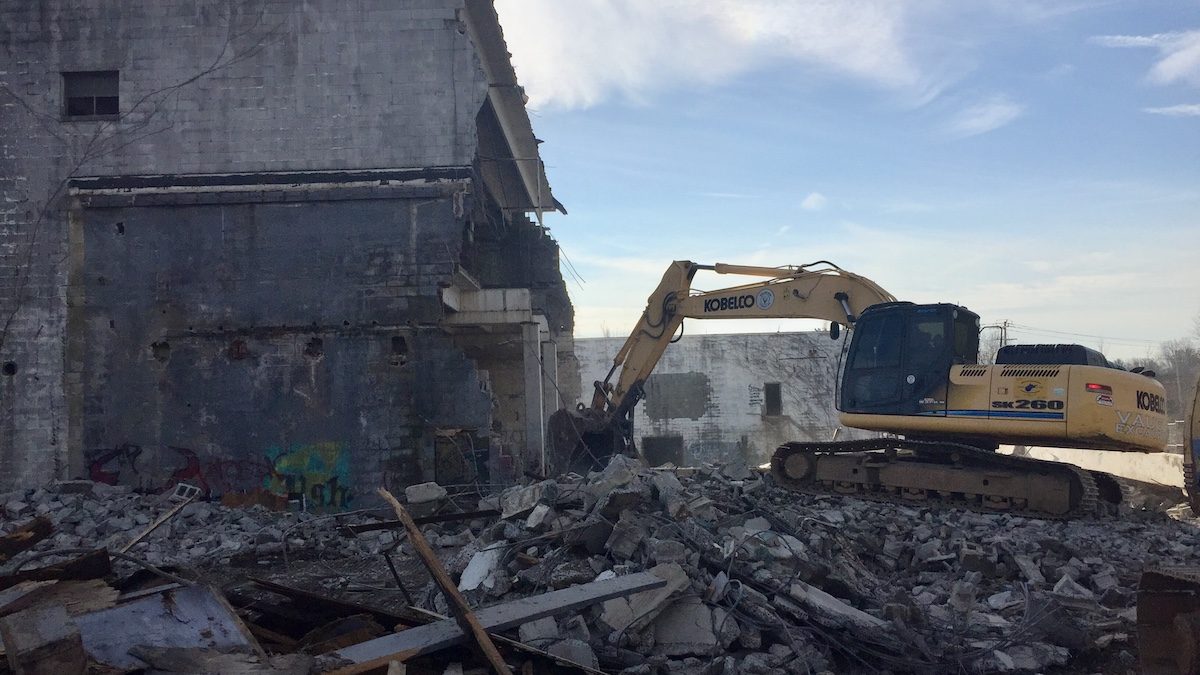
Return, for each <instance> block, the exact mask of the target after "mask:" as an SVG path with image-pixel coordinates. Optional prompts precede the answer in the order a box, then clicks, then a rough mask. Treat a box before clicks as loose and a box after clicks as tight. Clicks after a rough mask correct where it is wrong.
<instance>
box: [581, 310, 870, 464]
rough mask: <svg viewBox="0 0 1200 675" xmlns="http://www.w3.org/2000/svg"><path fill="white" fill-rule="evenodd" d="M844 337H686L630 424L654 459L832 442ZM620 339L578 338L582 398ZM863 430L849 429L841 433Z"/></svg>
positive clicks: (753, 456)
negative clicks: (800, 443)
mask: <svg viewBox="0 0 1200 675" xmlns="http://www.w3.org/2000/svg"><path fill="white" fill-rule="evenodd" d="M843 340H844V337H843V338H842V339H839V340H836V341H835V340H831V339H829V335H828V333H826V332H824V331H813V332H802V333H747V334H730V335H684V336H683V338H682V339H680V341H679V342H677V343H675V344H672V345H671V346H670V347H668V348H667V351H666V353H665V354H664V355H663V358H662V360H661V361H660V362H659V364H658V367H657V368H655V370H654V374H653V375H651V376H650V378H649V379H648V380H647V382H646V386H645V391H646V398H645V399H644V400H643V401H642V402H641V403H640V404H639V405H638V406H637V409H636V412H635V416H634V423H633V428H634V438H635V441H636V443H637V444H638V447H639V449H640V450H641V452H642V453H643V454H644V455H645V456H646V458H647V459H648V460H649V461H650V462H651V463H652V464H661V463H663V462H673V463H675V464H688V465H694V464H698V463H701V462H717V461H730V460H732V459H739V458H740V459H744V460H746V461H747V462H751V463H755V464H761V463H764V462H766V461H768V460H769V459H770V456H771V453H773V452H774V451H775V448H776V447H778V446H779V445H780V444H781V443H784V442H787V441H793V440H812V441H825V440H830V439H832V438H833V437H834V434H835V432H837V431H838V426H839V425H838V419H837V411H836V409H835V408H834V395H835V385H836V379H837V367H838V355H839V353H840V351H841V347H842V344H843ZM624 341H625V338H577V339H576V340H575V354H576V356H577V357H578V359H579V376H580V390H581V391H582V392H583V393H584V395H585V396H590V392H591V391H592V389H593V387H592V383H593V382H594V381H596V380H602V379H604V376H605V374H607V372H608V370H609V368H610V367H611V365H612V358H613V356H614V355H615V354H616V353H617V350H619V349H620V348H621V345H622V344H623V343H624ZM589 400H590V399H589ZM861 435H862V434H861V433H859V432H850V431H846V430H843V431H842V432H840V433H839V435H838V437H839V438H850V437H860V436H861Z"/></svg>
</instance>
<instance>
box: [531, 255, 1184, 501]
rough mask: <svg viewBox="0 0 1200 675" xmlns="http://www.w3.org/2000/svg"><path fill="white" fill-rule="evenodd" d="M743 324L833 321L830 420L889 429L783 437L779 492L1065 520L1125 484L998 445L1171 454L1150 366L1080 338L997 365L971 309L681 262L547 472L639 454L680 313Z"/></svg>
mask: <svg viewBox="0 0 1200 675" xmlns="http://www.w3.org/2000/svg"><path fill="white" fill-rule="evenodd" d="M701 270H707V271H711V272H715V273H717V274H722V275H741V276H752V277H758V278H759V280H758V281H755V282H754V283H749V284H744V285H740V286H733V287H730V288H724V289H720V290H713V291H696V290H694V289H692V279H693V277H694V276H695V274H696V273H697V272H698V271H701ZM751 318H811V319H821V320H825V321H829V322H831V325H830V332H831V335H832V337H834V338H835V339H836V338H837V337H838V334H839V333H840V329H841V327H842V326H845V327H847V328H852V329H853V330H852V332H851V333H850V339H849V345H848V348H847V349H846V353H845V364H844V367H843V368H842V370H841V375H840V380H839V386H838V393H837V408H838V411H839V418H840V420H841V423H842V424H843V425H845V426H848V427H854V428H858V429H864V430H870V431H876V432H885V434H886V435H885V436H881V437H879V438H871V439H867V440H849V441H840V442H839V441H832V442H817V441H795V442H791V443H786V444H784V445H783V446H781V447H780V448H779V449H778V450H776V451H775V454H774V456H773V457H772V459H771V475H772V477H773V479H774V480H775V482H776V483H778V484H780V485H782V486H785V487H790V488H793V489H799V490H803V491H809V492H832V493H840V494H852V495H858V496H861V497H866V498H871V499H885V500H890V501H898V500H912V501H939V502H949V503H954V504H959V505H962V506H966V507H969V508H976V509H981V510H1003V511H1009V512H1020V513H1028V514H1030V515H1037V516H1043V517H1046V516H1049V517H1056V518H1070V517H1074V516H1077V515H1082V514H1088V513H1092V512H1093V511H1094V509H1095V508H1096V507H1097V506H1099V505H1100V504H1102V503H1114V502H1118V501H1119V500H1120V495H1121V490H1120V487H1119V485H1118V484H1117V483H1116V481H1115V480H1114V479H1113V478H1112V477H1111V476H1109V475H1108V474H1104V473H1099V472H1092V471H1087V470H1084V469H1081V468H1078V467H1075V466H1073V465H1070V464H1063V463H1059V462H1050V461H1044V460H1037V459H1033V458H1029V457H1022V456H1014V455H1007V454H1001V453H998V452H996V449H997V447H998V446H999V445H1001V444H1014V445H1015V444H1021V445H1042V446H1053V447H1071V448H1088V449H1095V450H1112V451H1126V452H1162V451H1164V450H1165V449H1166V445H1167V416H1166V395H1165V390H1164V388H1163V386H1162V385H1161V384H1160V383H1159V382H1158V381H1157V380H1155V379H1154V377H1153V376H1154V373H1152V372H1149V371H1142V370H1140V369H1134V370H1132V371H1126V370H1122V369H1120V368H1117V367H1114V366H1112V365H1111V364H1110V363H1109V362H1108V361H1107V360H1106V359H1105V358H1104V356H1103V355H1102V354H1100V353H1099V352H1096V351H1094V350H1092V349H1088V348H1086V347H1083V346H1081V345H1008V346H1004V347H1002V348H1001V349H1000V350H999V352H998V353H997V355H996V358H995V363H993V364H990V365H983V364H980V363H979V359H978V351H979V330H980V325H979V316H978V315H976V314H975V313H973V312H971V311H969V310H968V309H966V308H965V307H961V306H957V305H953V304H945V303H940V304H913V303H910V302H899V301H897V300H896V298H895V297H894V296H892V294H890V293H888V292H887V291H886V290H884V289H883V288H882V287H880V286H879V285H878V284H876V283H875V282H873V281H871V280H870V279H867V278H866V277H863V276H861V275H857V274H853V273H851V272H848V271H846V270H843V269H841V268H839V267H838V266H836V265H834V264H832V263H830V262H828V261H818V262H816V263H812V264H808V265H801V266H786V267H757V266H746V265H726V264H716V265H701V264H697V263H693V262H690V261H676V262H673V263H672V264H671V266H670V267H669V268H668V269H667V271H666V273H665V274H664V275H663V278H662V281H661V282H660V283H659V285H658V287H657V288H656V289H655V291H654V293H653V294H651V295H650V298H649V302H648V304H647V306H646V310H645V311H644V312H643V313H642V316H641V318H640V319H639V321H638V323H637V326H636V327H635V328H634V330H633V332H632V334H630V336H629V338H628V339H627V340H626V341H625V344H624V346H622V347H621V349H620V351H618V352H617V355H616V357H615V358H614V359H613V365H612V368H611V369H610V370H609V372H608V375H607V376H606V377H605V379H604V380H603V381H598V382H596V383H595V391H594V393H593V395H592V401H591V405H590V406H589V405H584V404H582V403H581V404H580V405H579V406H578V408H577V409H574V410H571V409H564V410H560V411H558V412H556V413H555V414H554V415H552V416H551V419H550V420H549V425H548V426H549V429H548V435H549V439H550V451H551V461H552V463H553V464H554V468H555V469H558V470H576V471H581V470H586V469H590V468H593V467H595V466H598V465H600V464H601V463H603V462H604V461H605V460H606V459H607V458H608V457H610V456H611V455H613V454H614V453H626V454H633V453H636V449H635V447H634V443H633V429H632V412H633V409H634V406H635V405H636V404H637V402H638V401H639V400H640V399H641V398H642V395H643V391H642V387H643V385H644V384H645V382H646V379H647V378H648V377H649V376H650V374H651V372H652V371H653V370H654V367H655V365H656V364H657V363H658V361H659V359H660V358H661V357H662V355H663V352H664V351H665V350H666V348H667V346H668V345H669V344H670V343H671V342H672V341H673V340H674V339H676V335H677V333H678V332H679V331H680V329H681V327H682V324H683V321H684V319H751ZM1189 450H1191V447H1190V446H1189ZM1195 453H1200V449H1197V450H1195V451H1191V452H1187V453H1185V460H1186V461H1185V466H1186V468H1187V469H1186V470H1187V479H1188V484H1187V488H1188V491H1189V494H1193V495H1194V494H1196V489H1195V487H1196V486H1195V485H1193V482H1195V480H1196V479H1195V472H1194V471H1193V470H1192V467H1193V466H1194V459H1193V454H1195Z"/></svg>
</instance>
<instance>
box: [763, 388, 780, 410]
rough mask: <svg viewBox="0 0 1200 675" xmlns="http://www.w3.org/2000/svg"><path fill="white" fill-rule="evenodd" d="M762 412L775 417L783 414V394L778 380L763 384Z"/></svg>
mask: <svg viewBox="0 0 1200 675" xmlns="http://www.w3.org/2000/svg"><path fill="white" fill-rule="evenodd" d="M763 414H764V415H769V416H772V417H776V416H779V415H782V414H783V395H782V394H781V393H780V391H779V383H778V382H766V383H764V384H763Z"/></svg>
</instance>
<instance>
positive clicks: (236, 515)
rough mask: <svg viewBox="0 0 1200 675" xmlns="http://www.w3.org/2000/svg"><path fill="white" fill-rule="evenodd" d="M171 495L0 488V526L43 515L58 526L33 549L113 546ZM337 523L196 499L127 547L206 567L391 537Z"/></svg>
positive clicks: (376, 546) (358, 548) (371, 544)
mask: <svg viewBox="0 0 1200 675" xmlns="http://www.w3.org/2000/svg"><path fill="white" fill-rule="evenodd" d="M168 497H169V495H147V494H139V493H135V492H133V491H132V490H131V489H130V488H129V487H128V486H123V485H106V484H104V483H93V482H91V481H63V482H59V483H55V484H51V485H49V486H47V487H44V488H38V489H34V490H26V491H22V492H16V493H7V494H3V495H0V509H2V510H3V514H4V515H5V516H6V518H4V519H2V521H0V534H2V533H5V532H8V531H11V529H12V528H14V527H16V526H17V525H18V524H19V523H20V522H22V521H24V520H28V519H29V518H33V517H35V516H44V517H47V518H49V519H50V521H51V522H52V523H53V524H54V529H55V532H54V535H53V536H51V537H49V538H48V539H46V540H44V541H42V542H40V543H39V544H38V545H37V547H35V548H34V549H32V551H33V553H35V554H45V553H47V552H51V551H55V550H74V549H80V548H96V547H102V548H110V549H114V550H115V549H119V548H121V547H123V546H124V545H125V544H126V543H127V542H128V541H130V540H131V539H133V538H134V537H135V536H136V535H137V534H138V533H140V532H142V531H144V530H146V529H148V528H149V527H150V525H151V524H152V523H153V522H154V521H155V520H156V519H157V518H159V517H160V516H161V515H162V514H163V512H164V509H165V508H166V507H167V506H169V505H170V503H169V499H168ZM364 519H365V516H363V515H361V514H358V513H353V514H349V515H347V514H339V515H338V516H337V517H336V520H337V523H336V524H341V523H345V522H356V521H358V520H364ZM334 525H335V522H334V518H333V517H332V516H320V515H314V514H311V513H305V512H287V511H284V512H280V511H271V510H269V509H267V508H265V507H263V506H251V507H242V508H231V507H227V506H223V505H221V504H219V503H213V502H205V501H193V502H191V503H188V504H186V505H185V506H183V508H182V509H181V510H180V511H179V513H178V514H175V515H174V517H172V518H170V519H169V520H167V521H166V522H164V523H163V524H162V525H161V526H160V527H157V528H155V529H154V530H153V531H152V532H150V534H148V535H147V536H146V537H145V538H144V539H143V540H142V541H139V542H137V543H136V544H135V545H134V546H133V547H131V548H130V550H129V553H130V554H132V555H135V556H137V557H138V558H140V559H141V560H143V561H145V562H147V563H150V564H151V565H183V566H188V567H205V566H208V565H228V564H230V562H231V561H232V560H233V559H235V558H237V557H264V556H277V555H279V554H281V553H283V552H284V550H285V547H288V548H291V549H303V550H310V551H313V552H318V553H321V554H324V555H331V556H356V555H357V556H362V555H371V554H376V553H379V551H380V550H381V548H382V547H385V546H390V545H391V544H392V543H394V541H395V535H394V534H393V533H391V532H382V533H377V534H376V535H375V536H372V537H363V538H356V539H347V538H345V537H343V536H342V535H341V534H339V532H338V531H337V530H336V528H335V527H334ZM47 559H49V560H51V561H53V560H54V557H53V556H47Z"/></svg>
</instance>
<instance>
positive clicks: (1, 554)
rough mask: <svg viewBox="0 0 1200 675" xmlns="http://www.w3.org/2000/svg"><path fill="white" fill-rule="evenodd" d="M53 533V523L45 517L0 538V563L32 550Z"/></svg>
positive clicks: (39, 517)
mask: <svg viewBox="0 0 1200 675" xmlns="http://www.w3.org/2000/svg"><path fill="white" fill-rule="evenodd" d="M53 532H54V523H52V522H50V519H49V518H47V517H46V516H38V517H37V518H34V519H33V520H31V521H29V522H28V523H25V524H24V525H22V526H21V527H18V528H17V529H15V530H13V531H12V532H10V533H9V534H6V535H4V536H2V537H0V562H4V561H5V560H8V559H9V558H11V557H13V556H14V555H16V554H18V553H20V552H21V551H27V550H29V549H31V548H33V547H34V546H35V545H36V544H37V543H38V542H39V541H41V540H43V539H45V538H46V537H49V536H50V535H51V534H53Z"/></svg>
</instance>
